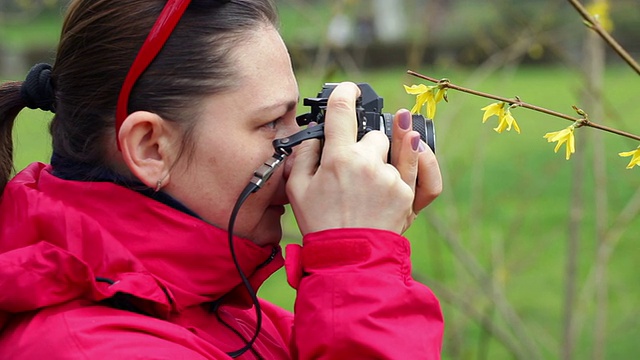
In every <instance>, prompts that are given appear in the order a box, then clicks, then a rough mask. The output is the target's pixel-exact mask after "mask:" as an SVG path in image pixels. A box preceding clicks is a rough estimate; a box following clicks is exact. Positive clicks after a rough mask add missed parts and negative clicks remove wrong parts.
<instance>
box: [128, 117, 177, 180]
mask: <svg viewBox="0 0 640 360" xmlns="http://www.w3.org/2000/svg"><path fill="white" fill-rule="evenodd" d="M173 129H174V127H172V126H170V124H169V123H168V122H167V121H165V120H163V119H162V118H161V117H160V116H159V115H157V114H155V113H152V112H148V111H136V112H134V113H132V114H130V115H129V116H128V117H127V118H126V119H125V121H124V122H123V124H122V126H121V127H120V132H119V133H118V141H119V143H120V150H121V152H122V158H123V160H124V162H125V164H126V165H127V167H128V168H129V170H130V171H131V173H132V174H133V175H134V176H135V177H137V178H138V179H139V180H140V181H142V182H143V183H144V184H145V185H147V186H148V187H150V188H152V189H156V190H159V189H160V188H162V187H164V186H165V185H166V184H167V183H168V182H169V170H170V168H171V165H172V164H173V162H174V161H175V160H176V159H174V158H173V157H172V156H171V154H174V153H175V152H174V151H171V150H172V149H171V148H170V147H171V145H172V144H173V143H174V142H173V141H171V140H172V138H173V137H174V136H175V131H174V130H173Z"/></svg>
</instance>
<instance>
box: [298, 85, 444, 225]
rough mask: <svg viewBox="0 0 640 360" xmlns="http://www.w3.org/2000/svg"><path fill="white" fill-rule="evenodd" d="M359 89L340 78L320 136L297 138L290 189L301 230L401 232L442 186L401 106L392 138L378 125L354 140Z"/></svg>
mask: <svg viewBox="0 0 640 360" xmlns="http://www.w3.org/2000/svg"><path fill="white" fill-rule="evenodd" d="M359 95H360V90H359V89H358V87H357V86H356V85H355V84H353V83H342V84H340V85H338V86H337V87H336V88H335V89H334V90H333V92H332V93H331V96H330V97H329V101H328V104H327V112H326V116H325V142H324V147H323V148H322V149H321V148H320V142H319V141H318V140H308V141H305V142H304V143H302V144H301V145H299V146H298V147H297V148H296V149H295V151H294V156H293V158H292V159H289V160H288V161H293V165H292V169H291V173H290V174H289V178H288V182H287V195H288V197H289V201H290V202H291V206H292V208H293V211H294V213H295V216H296V219H297V221H298V226H299V227H300V231H301V232H302V234H303V235H304V234H307V233H311V232H316V231H320V230H326V229H334V228H376V229H385V230H390V231H393V232H396V233H402V232H404V231H405V230H406V229H407V228H408V227H409V225H411V223H412V222H413V220H414V219H415V217H416V215H417V213H418V212H419V211H420V210H421V209H422V208H424V207H425V206H427V205H428V204H429V203H431V201H433V200H434V199H435V198H436V197H437V196H438V195H439V194H440V191H441V189H442V181H441V177H440V170H439V167H438V164H437V161H436V159H435V155H434V154H433V152H432V151H431V150H430V149H429V148H428V147H427V146H425V145H424V143H422V142H421V141H420V135H419V134H418V133H417V132H415V131H412V130H411V115H410V114H409V112H408V111H406V110H401V111H398V113H396V115H395V118H394V125H393V126H394V128H393V141H392V145H393V146H392V149H391V164H389V163H387V156H388V152H389V141H388V139H387V136H386V135H385V134H384V133H382V132H380V131H371V132H369V133H367V134H366V135H365V136H364V137H363V138H362V139H361V140H360V141H356V137H357V124H356V112H355V103H356V99H357V97H358V96H359Z"/></svg>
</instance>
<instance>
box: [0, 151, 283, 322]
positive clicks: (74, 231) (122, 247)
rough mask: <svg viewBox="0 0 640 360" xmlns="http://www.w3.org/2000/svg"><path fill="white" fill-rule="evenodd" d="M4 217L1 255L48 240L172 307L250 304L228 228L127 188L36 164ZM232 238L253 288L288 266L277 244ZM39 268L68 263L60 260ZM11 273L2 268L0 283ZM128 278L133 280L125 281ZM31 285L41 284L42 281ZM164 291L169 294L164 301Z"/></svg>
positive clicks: (122, 287)
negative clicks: (67, 177)
mask: <svg viewBox="0 0 640 360" xmlns="http://www.w3.org/2000/svg"><path fill="white" fill-rule="evenodd" d="M27 204H28V205H27ZM0 214H3V216H2V218H1V219H0V225H1V226H2V231H1V232H0V240H1V241H0V257H5V258H6V257H7V256H8V255H7V253H6V252H7V251H10V250H14V249H18V248H24V247H28V246H30V245H34V244H37V243H38V242H39V241H41V240H43V239H44V241H45V242H46V243H48V244H50V245H52V246H53V247H55V248H57V249H61V250H62V251H64V252H65V253H70V254H71V256H72V257H73V258H74V259H76V260H78V261H80V262H82V263H83V264H84V265H86V267H87V268H88V270H89V272H90V273H91V274H92V275H93V276H94V277H99V278H107V279H110V280H112V281H113V284H111V285H112V286H109V287H115V290H112V292H113V291H120V292H127V293H130V294H132V295H133V296H135V297H139V298H142V299H146V300H152V301H156V300H157V301H158V302H161V303H164V304H162V305H164V307H167V306H168V307H170V308H171V309H173V310H174V311H180V309H181V308H185V307H189V306H193V305H197V304H202V303H206V302H212V301H217V300H220V299H221V298H224V300H225V302H229V303H231V304H236V305H237V306H241V307H249V306H251V300H250V298H249V297H248V294H247V292H246V290H245V289H244V287H243V285H242V284H241V279H240V276H239V274H238V272H237V270H236V268H235V265H234V263H233V260H232V258H231V255H230V249H229V245H228V235H227V232H226V231H224V230H222V229H219V228H217V227H215V226H212V225H210V224H208V223H205V222H204V221H202V220H200V219H199V218H197V217H194V216H191V215H189V214H187V213H185V212H182V211H179V210H176V209H175V208H173V207H170V206H167V205H166V204H164V203H162V202H159V201H156V200H154V199H151V198H149V197H147V196H144V195H142V194H140V193H138V192H135V191H132V190H130V189H127V188H125V187H123V186H120V185H117V184H114V183H111V182H82V181H70V180H63V179H60V178H58V177H56V176H53V175H52V174H51V167H50V166H47V165H44V164H38V163H36V164H32V165H30V166H29V167H28V168H27V169H25V170H24V171H22V172H21V173H20V174H18V175H17V176H16V177H15V178H14V179H13V180H12V181H11V182H10V183H9V185H8V186H7V188H6V189H5V193H4V194H3V198H2V203H1V204H0ZM27 229H35V230H27ZM233 243H234V247H235V252H236V255H237V259H238V262H239V264H240V267H241V268H242V269H243V271H244V273H245V274H246V275H247V277H248V278H249V280H250V282H251V283H252V285H253V287H254V289H256V290H257V288H258V287H259V286H260V285H261V284H262V282H263V281H264V280H265V279H266V278H267V277H269V276H270V275H271V274H272V273H273V272H274V271H276V270H277V269H278V268H280V267H281V266H282V264H283V258H282V254H281V251H280V247H279V246H278V247H275V248H264V247H260V246H257V245H256V244H254V243H253V242H251V241H249V240H246V239H242V238H238V237H234V238H233ZM37 259H38V257H37V256H35V257H34V260H33V261H38V260H37ZM0 260H2V258H0ZM21 261H22V260H21ZM65 261H66V260H65ZM74 261H75V260H74ZM38 266H53V267H56V268H59V269H64V268H66V267H65V266H63V264H58V263H55V262H53V263H51V262H46V263H45V264H38ZM76 272H77V270H76ZM6 275H7V274H2V272H1V270H0V281H2V277H3V276H6ZM145 277H146V280H141V279H142V278H145ZM127 279H134V280H130V281H129V284H128V285H127V281H126V280H127ZM150 279H152V280H150ZM41 280H43V279H41ZM91 280H94V279H91ZM94 282H95V281H94ZM141 283H146V284H147V285H145V286H142V285H140V284H141ZM30 285H37V286H38V287H39V288H42V286H41V285H42V283H40V282H38V283H36V284H30ZM108 285H109V284H103V285H100V284H94V286H95V287H96V288H97V290H96V289H94V292H98V293H100V294H102V295H97V296H98V297H100V296H102V297H104V296H107V295H105V292H104V291H102V292H101V288H100V286H108ZM154 286H155V287H157V289H154ZM32 290H33V288H31V290H30V291H32ZM102 290H104V289H102ZM160 290H161V291H162V293H163V294H166V295H167V296H168V299H165V300H162V299H160V297H159V296H158V294H159V292H158V291H160ZM0 300H1V299H0ZM0 302H1V301H0ZM40 306H41V304H40ZM0 309H1V308H0Z"/></svg>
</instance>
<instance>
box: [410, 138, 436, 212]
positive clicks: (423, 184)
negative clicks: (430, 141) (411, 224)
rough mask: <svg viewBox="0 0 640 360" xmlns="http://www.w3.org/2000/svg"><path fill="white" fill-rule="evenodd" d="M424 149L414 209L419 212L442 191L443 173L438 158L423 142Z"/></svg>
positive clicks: (419, 165)
mask: <svg viewBox="0 0 640 360" xmlns="http://www.w3.org/2000/svg"><path fill="white" fill-rule="evenodd" d="M422 146H423V147H424V151H422V152H421V153H420V155H419V156H418V181H417V184H416V197H415V200H414V202H413V211H414V212H415V213H416V214H417V213H418V212H420V210H422V209H424V208H425V207H427V205H429V204H431V202H432V201H433V200H435V199H436V198H437V197H438V195H440V193H441V192H442V175H441V173H440V166H439V165H438V160H437V159H436V156H435V154H434V153H433V151H431V149H430V148H429V147H428V146H426V145H425V144H424V143H422Z"/></svg>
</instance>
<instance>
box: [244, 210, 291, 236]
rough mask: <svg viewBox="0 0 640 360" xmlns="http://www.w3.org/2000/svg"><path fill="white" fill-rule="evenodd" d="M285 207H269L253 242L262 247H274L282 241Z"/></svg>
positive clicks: (257, 228)
mask: <svg viewBox="0 0 640 360" xmlns="http://www.w3.org/2000/svg"><path fill="white" fill-rule="evenodd" d="M284 211H285V210H284V206H281V205H277V206H269V207H268V208H267V209H266V210H265V212H264V215H263V216H262V219H260V223H259V224H258V226H257V227H256V231H255V232H254V234H253V236H251V240H252V241H253V242H254V243H256V244H257V245H260V246H274V245H278V244H279V243H280V240H282V223H281V221H280V220H281V218H282V215H283V214H284Z"/></svg>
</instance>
